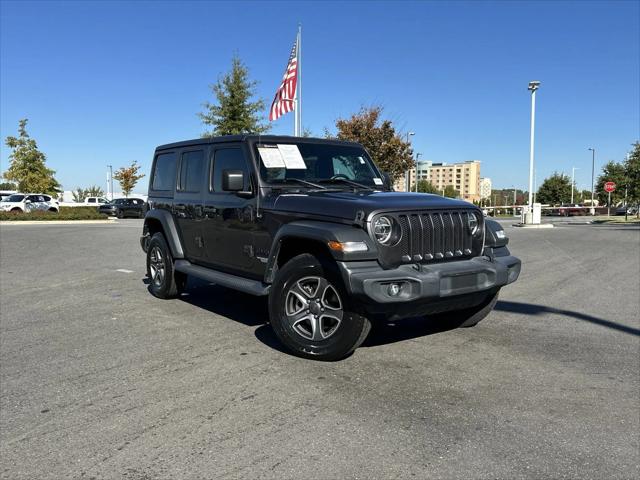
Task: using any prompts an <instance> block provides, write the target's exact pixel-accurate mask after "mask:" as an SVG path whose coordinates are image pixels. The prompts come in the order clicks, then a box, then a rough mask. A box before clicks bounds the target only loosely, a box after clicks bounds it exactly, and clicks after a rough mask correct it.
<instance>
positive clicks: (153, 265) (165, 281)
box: [147, 233, 186, 299]
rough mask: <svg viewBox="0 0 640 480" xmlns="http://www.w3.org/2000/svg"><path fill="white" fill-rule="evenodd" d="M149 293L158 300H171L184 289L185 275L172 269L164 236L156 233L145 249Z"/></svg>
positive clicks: (171, 260)
mask: <svg viewBox="0 0 640 480" xmlns="http://www.w3.org/2000/svg"><path fill="white" fill-rule="evenodd" d="M147 276H148V277H149V291H150V292H151V293H152V294H153V295H154V296H156V297H158V298H165V299H166V298H173V297H175V296H176V295H178V293H179V292H180V291H181V290H182V289H184V287H185V285H186V275H184V274H183V273H180V272H176V271H175V270H174V269H173V257H172V256H171V250H169V247H168V245H167V242H166V240H165V239H164V235H162V233H156V234H154V235H153V237H151V240H150V241H149V248H148V249H147Z"/></svg>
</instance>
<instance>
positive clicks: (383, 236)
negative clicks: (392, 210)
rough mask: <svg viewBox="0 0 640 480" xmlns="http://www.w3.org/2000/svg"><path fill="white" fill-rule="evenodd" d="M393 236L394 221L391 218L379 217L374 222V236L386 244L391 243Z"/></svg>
mask: <svg viewBox="0 0 640 480" xmlns="http://www.w3.org/2000/svg"><path fill="white" fill-rule="evenodd" d="M392 235H393V221H392V220H391V219H390V218H389V217H378V218H376V220H375V221H374V222H373V236H374V237H375V239H376V240H377V241H378V242H380V243H382V244H383V245H384V244H388V243H390V241H391V237H392Z"/></svg>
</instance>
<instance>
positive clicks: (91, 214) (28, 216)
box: [0, 207, 107, 221]
mask: <svg viewBox="0 0 640 480" xmlns="http://www.w3.org/2000/svg"><path fill="white" fill-rule="evenodd" d="M106 218H107V215H105V214H103V213H99V212H98V209H97V208H96V207H60V212H59V213H54V212H45V211H41V210H38V211H34V212H30V213H25V212H0V221H1V220H42V221H47V220H105V219H106Z"/></svg>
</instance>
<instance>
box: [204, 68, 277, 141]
mask: <svg viewBox="0 0 640 480" xmlns="http://www.w3.org/2000/svg"><path fill="white" fill-rule="evenodd" d="M257 83H258V82H256V81H252V80H249V69H248V68H247V67H246V66H245V65H244V64H243V63H242V61H241V60H240V58H238V57H237V56H234V57H233V59H232V60H231V71H230V72H228V73H226V74H224V75H222V77H220V78H218V81H217V83H216V84H215V85H211V86H210V87H211V90H212V91H213V94H214V95H215V97H216V99H217V104H212V103H209V102H205V103H204V104H203V106H204V108H205V109H206V111H205V112H202V113H199V114H198V116H199V117H200V119H201V120H202V123H204V124H205V125H209V126H211V127H213V130H211V131H210V132H206V133H205V134H204V135H203V137H209V136H213V135H237V134H241V133H264V132H267V131H268V130H269V126H268V125H265V124H263V123H261V122H260V118H259V115H258V113H259V112H262V111H263V110H264V109H265V103H264V100H262V99H258V100H256V101H253V102H252V101H251V98H252V97H253V96H254V95H255V88H256V85H257Z"/></svg>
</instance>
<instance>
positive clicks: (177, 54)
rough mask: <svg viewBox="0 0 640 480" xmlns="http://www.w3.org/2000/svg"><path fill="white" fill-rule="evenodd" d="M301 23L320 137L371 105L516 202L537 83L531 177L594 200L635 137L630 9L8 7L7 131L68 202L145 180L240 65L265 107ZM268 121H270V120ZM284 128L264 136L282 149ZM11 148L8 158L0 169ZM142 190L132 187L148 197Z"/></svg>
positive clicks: (2, 43)
mask: <svg viewBox="0 0 640 480" xmlns="http://www.w3.org/2000/svg"><path fill="white" fill-rule="evenodd" d="M298 22H301V23H302V26H303V58H302V67H303V123H304V125H305V127H307V128H310V129H311V130H312V131H313V132H314V133H315V134H317V135H321V134H322V132H323V129H324V127H332V125H333V124H334V121H335V119H336V118H338V117H341V116H342V117H344V116H348V115H350V114H351V113H353V112H354V111H357V110H358V109H359V107H360V106H361V105H371V104H380V105H382V106H384V108H385V113H386V115H387V117H388V118H390V119H392V120H393V121H394V122H395V123H396V125H397V126H398V127H399V128H400V129H401V130H404V131H407V130H411V131H415V132H416V135H415V137H413V141H414V147H415V151H416V152H420V153H422V157H421V158H422V159H428V160H433V161H436V162H456V161H463V160H481V161H482V175H483V176H488V177H491V178H492V179H493V182H494V186H497V187H506V188H508V187H511V186H513V185H515V186H517V187H519V188H525V187H526V186H527V185H528V162H529V115H530V94H529V92H528V91H527V83H528V81H529V80H540V81H541V82H542V86H541V88H540V90H539V92H538V94H537V111H536V113H537V122H536V126H537V128H536V170H537V177H538V179H539V182H538V183H540V181H541V179H542V178H544V177H545V176H547V175H549V174H550V173H552V172H553V171H555V170H557V171H564V172H565V173H569V174H570V172H571V167H572V166H575V167H579V168H580V170H578V171H577V173H576V181H577V183H578V185H579V186H580V187H584V188H587V187H588V186H589V185H590V181H591V179H590V175H591V171H590V169H591V165H590V164H591V152H589V151H588V150H587V148H588V147H590V146H594V147H595V148H596V150H597V157H596V163H597V165H602V164H603V163H605V162H606V161H607V160H622V159H623V158H624V156H625V154H626V152H627V151H628V150H629V149H630V143H632V142H634V141H636V140H638V138H639V137H640V118H639V116H640V113H639V105H640V98H639V97H640V94H639V90H640V87H639V85H640V33H639V32H640V2H638V1H632V0H628V1H625V0H623V1H607V2H605V1H602V2H600V1H583V2H580V1H574V2H551V1H536V2H505V1H503V2H462V1H460V2H364V1H357V2H322V3H320V2H247V3H242V2H233V3H221V2H204V1H199V2H142V1H137V2H122V1H120V2H116V1H113V2H107V1H105V2H96V1H94V2H79V1H78V2H55V1H46V2H26V1H21V2H8V1H2V2H1V4H0V69H1V70H0V134H1V136H2V138H3V139H4V138H5V137H6V136H7V135H14V134H16V131H17V125H18V120H19V119H20V118H23V117H28V118H29V131H30V133H31V135H32V136H33V137H34V138H36V140H37V141H38V143H39V146H40V148H41V149H42V150H43V151H44V152H45V153H46V154H47V158H48V164H49V166H50V167H51V168H53V169H55V170H56V171H57V177H58V180H59V181H60V182H61V183H62V184H63V186H64V187H65V189H72V188H75V187H77V186H88V185H90V184H98V185H101V186H102V187H103V188H104V186H105V180H106V165H107V164H113V165H114V167H118V166H123V165H125V164H128V163H129V162H130V161H132V160H137V161H138V162H139V163H141V164H142V165H143V168H144V170H145V172H148V170H149V164H150V160H151V157H152V153H153V149H154V147H155V146H156V145H158V144H162V143H167V142H171V141H176V140H184V139H188V138H194V137H198V136H199V135H200V134H201V132H202V131H203V127H202V125H201V124H200V120H199V119H198V118H197V116H196V113H197V112H198V111H200V110H201V103H202V102H204V101H206V100H211V98H212V97H211V93H210V90H209V88H208V85H209V84H210V83H212V82H214V81H215V79H216V78H217V77H218V75H219V74H220V73H222V72H224V71H226V70H227V69H228V68H229V65H230V59H231V56H232V55H233V53H234V52H236V53H238V54H239V55H240V57H241V58H242V59H243V61H244V62H245V63H246V64H247V66H248V67H249V68H250V71H251V75H252V77H253V78H254V79H256V80H258V81H259V82H260V83H259V86H258V95H259V96H261V97H263V98H264V99H265V100H266V102H267V104H270V103H271V100H272V98H273V94H274V93H275V90H276V88H277V86H278V84H279V82H280V79H281V76H282V73H283V71H284V68H285V65H286V62H287V58H288V55H289V51H290V49H291V44H292V42H293V40H294V36H295V31H296V26H297V23H298ZM266 116H267V112H265V118H266ZM292 125H293V115H292V114H290V115H287V116H285V117H284V118H283V119H281V120H279V121H278V122H275V123H274V124H273V130H272V132H273V133H283V134H290V133H291V132H292V128H293V127H292ZM8 155H9V150H8V149H7V148H6V146H4V142H3V146H2V148H1V149H0V162H1V163H0V169H1V170H5V169H6V168H7V164H8ZM145 189H146V179H145V180H144V181H143V182H142V184H141V185H140V186H139V187H138V188H137V189H136V190H140V191H144V190H145Z"/></svg>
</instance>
